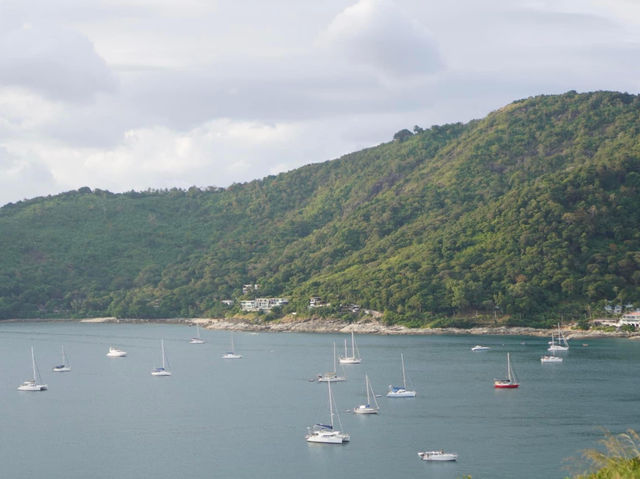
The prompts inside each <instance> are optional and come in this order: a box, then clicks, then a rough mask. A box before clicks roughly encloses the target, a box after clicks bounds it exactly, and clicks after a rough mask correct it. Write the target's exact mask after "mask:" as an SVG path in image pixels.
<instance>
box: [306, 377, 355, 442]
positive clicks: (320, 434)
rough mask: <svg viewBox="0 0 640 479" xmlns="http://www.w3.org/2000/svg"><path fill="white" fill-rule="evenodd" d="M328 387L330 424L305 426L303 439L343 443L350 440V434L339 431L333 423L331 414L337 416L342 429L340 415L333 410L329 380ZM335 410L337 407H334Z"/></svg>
mask: <svg viewBox="0 0 640 479" xmlns="http://www.w3.org/2000/svg"><path fill="white" fill-rule="evenodd" d="M327 387H328V388H329V417H330V418H331V424H314V425H313V426H311V427H308V428H307V434H306V435H305V439H306V440H307V442H315V443H320V444H344V443H345V442H349V441H350V440H351V436H350V435H349V434H347V433H345V432H341V431H339V430H337V429H335V427H334V424H333V416H334V415H336V416H337V417H338V423H339V424H340V428H341V429H342V423H341V422H340V416H339V415H338V414H337V412H334V401H333V394H332V393H331V381H329V382H327ZM335 410H336V411H337V408H335Z"/></svg>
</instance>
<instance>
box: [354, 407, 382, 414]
mask: <svg viewBox="0 0 640 479" xmlns="http://www.w3.org/2000/svg"><path fill="white" fill-rule="evenodd" d="M353 412H354V413H355V414H378V410H377V409H376V408H374V407H371V406H364V405H363V406H358V407H357V408H355V409H354V410H353Z"/></svg>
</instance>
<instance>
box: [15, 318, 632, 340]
mask: <svg viewBox="0 0 640 479" xmlns="http://www.w3.org/2000/svg"><path fill="white" fill-rule="evenodd" d="M14 321H15V320H14ZM31 321H33V320H31ZM56 321H67V320H56ZM68 321H79V322H83V323H173V324H185V325H189V326H193V325H195V324H198V325H199V326H200V327H201V328H204V329H210V330H224V331H248V332H271V333H320V334H322V333H350V332H351V331H353V332H354V333H357V334H377V335H382V336H391V335H407V336H437V335H461V336H531V337H547V336H549V335H550V334H551V332H552V330H551V329H539V328H530V327H507V326H496V327H475V328H468V329H466V328H408V327H406V326H402V325H391V326H387V325H385V324H382V323H381V322H380V321H377V320H375V319H366V320H363V321H357V322H352V323H346V322H344V321H340V320H334V319H314V318H311V319H303V320H298V319H290V318H283V319H280V320H274V321H269V322H264V321H263V322H254V321H248V320H246V319H243V318H232V319H215V318H167V319H134V318H132V319H119V318H114V317H105V318H86V319H80V320H68ZM562 331H563V333H564V334H565V335H566V337H567V339H587V338H628V339H635V340H640V332H636V333H627V332H623V331H613V332H607V331H601V330H588V331H584V330H577V329H572V328H562Z"/></svg>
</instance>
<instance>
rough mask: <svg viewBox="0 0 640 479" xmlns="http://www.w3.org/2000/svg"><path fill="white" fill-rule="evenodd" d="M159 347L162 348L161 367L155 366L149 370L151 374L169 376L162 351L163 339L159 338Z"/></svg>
mask: <svg viewBox="0 0 640 479" xmlns="http://www.w3.org/2000/svg"><path fill="white" fill-rule="evenodd" d="M160 349H161V350H162V367H160V368H155V369H154V370H153V371H151V375H152V376H171V371H169V370H168V369H167V355H166V354H165V352H164V339H162V340H160Z"/></svg>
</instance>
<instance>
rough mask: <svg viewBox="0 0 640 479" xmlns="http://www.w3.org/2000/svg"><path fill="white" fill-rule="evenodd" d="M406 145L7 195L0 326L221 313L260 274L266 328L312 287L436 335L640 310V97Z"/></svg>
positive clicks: (613, 96)
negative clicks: (271, 168) (200, 185)
mask: <svg viewBox="0 0 640 479" xmlns="http://www.w3.org/2000/svg"><path fill="white" fill-rule="evenodd" d="M390 137H391V135H390ZM395 138H396V139H395V140H393V141H390V142H389V143H386V144H382V145H380V146H377V147H373V148H368V149H365V150H363V151H360V152H355V153H351V154H348V155H345V156H344V157H342V158H339V159H337V160H333V161H327V162H324V163H320V164H313V165H308V166H305V167H302V168H299V169H297V170H294V171H291V172H288V173H283V174H280V175H277V176H270V177H267V178H264V179H262V180H257V181H252V182H249V183H245V184H235V185H232V186H231V187H229V188H227V189H220V188H211V189H209V190H200V189H197V188H191V189H189V190H187V191H183V190H179V189H171V190H162V191H147V192H129V193H123V194H112V193H109V192H107V191H102V190H93V191H92V190H90V189H89V188H81V189H80V190H77V191H71V192H68V193H63V194H60V195H57V196H50V197H42V198H36V199H32V200H28V201H22V202H19V203H16V204H9V205H6V206H4V207H3V208H1V209H0V251H1V253H0V318H27V317H69V316H74V317H91V316H116V317H136V318H161V317H195V316H201V317H203V316H211V317H222V316H223V315H226V314H234V313H238V312H239V307H238V301H236V303H235V305H234V306H232V307H229V306H225V305H223V304H222V303H221V302H220V301H221V300H222V299H236V300H238V299H241V298H242V291H241V287H242V285H243V284H245V283H251V284H258V285H259V289H258V290H257V291H256V292H255V294H257V295H259V296H284V297H287V298H289V300H290V303H289V305H287V306H285V307H284V308H281V309H280V308H279V309H278V310H276V311H274V312H271V313H269V314H267V315H266V316H263V317H266V319H272V318H275V317H278V316H279V315H281V314H284V313H287V312H293V311H296V312H298V314H299V315H300V317H302V316H304V315H307V314H309V313H308V312H309V309H308V301H309V297H310V296H319V297H321V298H322V299H323V301H325V302H326V303H330V306H328V307H325V308H319V309H317V310H315V311H314V313H315V314H323V315H329V316H334V317H336V316H337V317H344V318H345V319H351V318H352V313H347V312H345V311H346V310H345V308H344V306H343V307H341V306H340V305H341V304H342V305H346V304H357V305H359V306H361V309H371V310H376V311H380V312H382V313H383V319H384V321H385V322H387V323H390V324H392V323H404V324H408V325H424V324H428V325H438V326H443V325H458V326H460V325H462V326H465V325H469V324H472V323H474V322H477V321H478V320H484V321H488V322H490V321H491V320H492V318H494V317H495V318H503V319H508V322H509V324H513V325H516V324H517V325H523V326H526V325H540V324H545V322H549V323H555V322H557V320H558V318H559V317H563V318H565V319H584V318H586V317H589V315H592V314H594V313H597V312H599V311H601V310H602V308H603V307H604V305H605V304H621V305H630V304H635V305H637V306H640V230H639V229H638V225H640V196H639V191H640V99H639V97H638V96H636V95H629V94H623V93H616V92H593V93H584V94H578V93H575V92H568V93H566V94H563V95H545V96H538V97H533V98H528V99H524V100H519V101H516V102H514V103H511V104H509V105H507V106H505V107H503V108H501V109H499V110H497V111H495V112H493V113H491V114H489V115H488V116H487V117H486V118H483V119H481V120H474V121H472V122H469V123H467V124H461V123H457V124H451V125H443V126H434V127H431V128H429V129H425V130H422V129H421V128H415V129H414V132H411V131H409V130H403V131H401V132H398V133H397V134H396V135H395ZM247 297H248V296H247ZM607 302H609V303H607Z"/></svg>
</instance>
